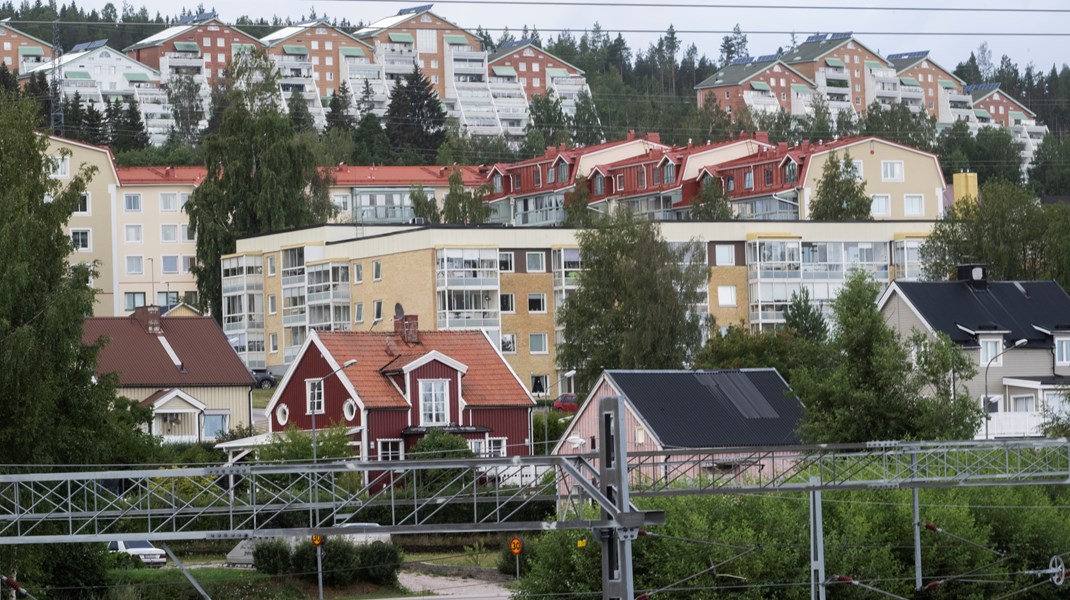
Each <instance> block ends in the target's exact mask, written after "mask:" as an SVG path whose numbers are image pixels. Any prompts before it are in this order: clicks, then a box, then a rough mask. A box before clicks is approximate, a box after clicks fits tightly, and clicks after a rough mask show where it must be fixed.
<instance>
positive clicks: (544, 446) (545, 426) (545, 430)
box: [542, 369, 576, 456]
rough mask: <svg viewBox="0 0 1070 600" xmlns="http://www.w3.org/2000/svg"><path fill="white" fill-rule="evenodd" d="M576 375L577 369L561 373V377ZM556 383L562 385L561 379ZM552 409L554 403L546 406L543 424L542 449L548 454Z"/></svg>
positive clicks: (568, 377)
mask: <svg viewBox="0 0 1070 600" xmlns="http://www.w3.org/2000/svg"><path fill="white" fill-rule="evenodd" d="M575 376H576V369H569V370H568V371H565V372H564V373H562V374H561V377H562V378H563V379H572V378H573V377H575ZM554 385H556V386H560V385H561V380H560V379H559V380H557V381H555V382H554ZM550 387H553V386H550ZM546 391H547V392H549V391H550V390H549V389H547V390H546ZM558 391H561V390H560V389H558ZM547 395H549V394H547ZM551 409H553V405H552V404H550V405H548V406H547V407H546V415H545V416H544V417H543V419H542V425H543V427H542V431H543V440H542V450H543V454H544V455H547V456H548V455H549V454H550V410H551Z"/></svg>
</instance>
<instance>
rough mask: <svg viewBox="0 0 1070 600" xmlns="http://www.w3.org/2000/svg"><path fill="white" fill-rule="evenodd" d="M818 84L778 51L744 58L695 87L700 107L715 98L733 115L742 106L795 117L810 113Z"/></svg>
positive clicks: (738, 59)
mask: <svg viewBox="0 0 1070 600" xmlns="http://www.w3.org/2000/svg"><path fill="white" fill-rule="evenodd" d="M815 88H816V84H815V83H814V82H813V81H812V80H811V79H809V78H807V77H806V76H805V75H803V74H802V73H799V72H798V71H796V70H795V69H793V68H792V67H791V66H789V65H788V64H787V63H785V62H783V61H782V60H780V59H779V57H778V56H777V55H776V54H770V55H766V56H759V57H758V58H754V59H752V58H750V57H749V56H747V57H741V58H736V59H733V60H732V62H730V63H729V64H727V65H725V66H724V67H722V68H721V69H720V70H718V71H717V72H716V73H714V74H713V75H710V76H709V77H708V78H706V79H705V80H704V81H702V82H701V83H699V84H698V85H697V86H695V90H696V91H697V92H698V103H699V107H703V106H706V105H707V104H708V103H710V102H714V101H716V102H717V103H718V104H720V106H721V107H723V108H724V110H725V111H726V112H727V113H729V114H732V113H733V112H734V113H739V111H740V110H742V109H743V108H747V109H749V110H750V111H751V112H752V113H775V112H777V111H781V110H782V111H784V112H786V113H788V114H790V115H794V116H804V115H807V114H809V113H810V110H811V109H810V105H811V103H812V102H813V98H814V94H815V93H816V91H815Z"/></svg>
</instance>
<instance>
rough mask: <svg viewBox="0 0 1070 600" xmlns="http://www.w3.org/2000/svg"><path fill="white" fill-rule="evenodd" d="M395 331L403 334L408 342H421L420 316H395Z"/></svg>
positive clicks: (402, 337)
mask: <svg viewBox="0 0 1070 600" xmlns="http://www.w3.org/2000/svg"><path fill="white" fill-rule="evenodd" d="M394 333H396V334H398V335H400V336H401V341H403V342H405V343H406V344H419V343H420V318H419V317H418V316H417V315H402V316H401V318H398V317H394Z"/></svg>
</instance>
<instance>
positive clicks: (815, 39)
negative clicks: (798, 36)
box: [803, 33, 828, 44]
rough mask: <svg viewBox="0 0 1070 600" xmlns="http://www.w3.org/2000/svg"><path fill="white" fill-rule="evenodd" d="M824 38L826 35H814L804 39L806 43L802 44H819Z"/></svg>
mask: <svg viewBox="0 0 1070 600" xmlns="http://www.w3.org/2000/svg"><path fill="white" fill-rule="evenodd" d="M826 37H828V34H827V33H815V34H814V35H812V36H810V37H808V38H806V41H805V42H803V43H804V44H809V43H811V42H821V41H824V39H825V38H826Z"/></svg>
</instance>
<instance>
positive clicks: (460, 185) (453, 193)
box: [442, 168, 489, 224]
mask: <svg viewBox="0 0 1070 600" xmlns="http://www.w3.org/2000/svg"><path fill="white" fill-rule="evenodd" d="M449 185H450V188H449V192H447V193H446V197H445V198H444V199H443V200H442V222H443V223H455V224H462V223H469V224H474V223H482V222H483V221H486V220H487V214H488V212H489V209H488V208H487V206H486V205H485V204H484V203H483V199H484V198H485V197H486V195H487V192H486V190H485V189H484V188H478V189H476V190H473V191H469V190H466V189H465V188H464V173H463V172H462V170H461V169H460V168H455V169H453V172H452V173H450V178H449Z"/></svg>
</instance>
